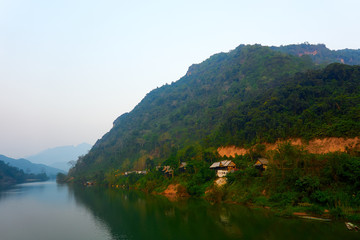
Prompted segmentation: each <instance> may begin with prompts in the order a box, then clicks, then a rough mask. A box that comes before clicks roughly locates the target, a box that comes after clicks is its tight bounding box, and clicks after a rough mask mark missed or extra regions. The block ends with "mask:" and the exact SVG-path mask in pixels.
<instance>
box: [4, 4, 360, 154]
mask: <svg viewBox="0 0 360 240" xmlns="http://www.w3.org/2000/svg"><path fill="white" fill-rule="evenodd" d="M359 9H360V1H358V0H342V1H338V0H336V1H334V0H318V1H317V0H311V1H308V0H302V1H300V0H296V1H295V0H293V1H292V0H282V1H281V0H274V1H270V0H262V1H259V0H251V1H250V0H247V1H241V0H234V1H227V0H221V1H220V0H219V1H211V0H206V1H196V0H192V1H188V0H181V1H170V0H167V1H150V0H148V1H141V0H134V1H123V0H102V1H100V0H0V91H1V94H0V111H1V117H0V154H3V155H7V156H9V157H14V158H19V157H24V156H27V155H32V154H35V153H37V152H40V151H42V150H44V149H47V148H52V147H56V146H62V145H77V144H79V143H82V142H88V143H90V144H94V143H95V141H96V140H97V139H99V138H101V137H102V136H103V135H104V134H105V133H106V132H108V131H109V130H110V129H111V127H112V122H113V121H114V120H115V119H116V118H117V117H118V116H119V115H121V114H123V113H125V112H129V111H131V110H132V109H133V108H134V107H135V105H136V104H137V103H139V102H140V101H141V99H142V98H143V97H144V96H145V95H146V94H147V93H148V92H150V91H151V90H152V89H154V88H156V87H161V86H162V85H164V84H165V83H171V82H173V81H176V80H178V79H179V78H180V77H182V76H183V75H184V74H185V73H186V71H187V69H188V67H189V66H190V65H191V64H193V63H200V62H202V61H203V60H205V59H206V58H208V57H209V56H211V55H213V54H215V53H218V52H228V51H229V50H231V49H234V48H235V47H237V46H238V45H240V44H254V43H260V44H262V45H275V46H279V45H286V44H293V43H303V42H305V41H307V42H309V43H314V44H316V43H324V44H326V45H327V47H328V48H330V49H343V48H352V49H358V48H360V30H359V29H360V28H359V22H360V20H359V13H358V12H359Z"/></svg>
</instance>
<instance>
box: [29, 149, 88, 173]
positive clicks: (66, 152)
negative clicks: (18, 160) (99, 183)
mask: <svg viewBox="0 0 360 240" xmlns="http://www.w3.org/2000/svg"><path fill="white" fill-rule="evenodd" d="M90 149H91V145H90V144H88V143H81V144H79V145H77V146H72V145H69V146H60V147H55V148H49V149H46V150H44V151H42V152H40V153H37V154H35V155H32V156H28V157H26V158H27V159H28V160H30V161H32V162H34V163H42V164H46V165H48V166H51V167H54V168H59V169H62V170H64V171H68V170H69V168H70V164H69V161H76V160H77V159H78V157H79V156H82V155H84V154H86V153H88V151H89V150H90Z"/></svg>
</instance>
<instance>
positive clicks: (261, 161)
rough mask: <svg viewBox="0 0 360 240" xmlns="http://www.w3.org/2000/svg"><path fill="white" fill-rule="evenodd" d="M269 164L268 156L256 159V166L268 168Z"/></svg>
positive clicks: (263, 168)
mask: <svg viewBox="0 0 360 240" xmlns="http://www.w3.org/2000/svg"><path fill="white" fill-rule="evenodd" d="M268 164H269V161H268V160H267V159H266V158H259V159H258V160H256V162H255V164H254V167H256V168H259V169H261V170H266V168H267V166H268Z"/></svg>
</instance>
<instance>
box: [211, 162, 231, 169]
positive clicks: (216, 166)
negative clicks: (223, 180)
mask: <svg viewBox="0 0 360 240" xmlns="http://www.w3.org/2000/svg"><path fill="white" fill-rule="evenodd" d="M231 165H233V166H234V165H235V163H233V162H232V161H231V160H224V161H221V162H214V163H213V164H211V166H210V168H219V167H228V166H231Z"/></svg>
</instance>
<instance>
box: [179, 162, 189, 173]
mask: <svg viewBox="0 0 360 240" xmlns="http://www.w3.org/2000/svg"><path fill="white" fill-rule="evenodd" d="M186 166H187V162H181V163H180V166H179V172H185V171H186Z"/></svg>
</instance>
